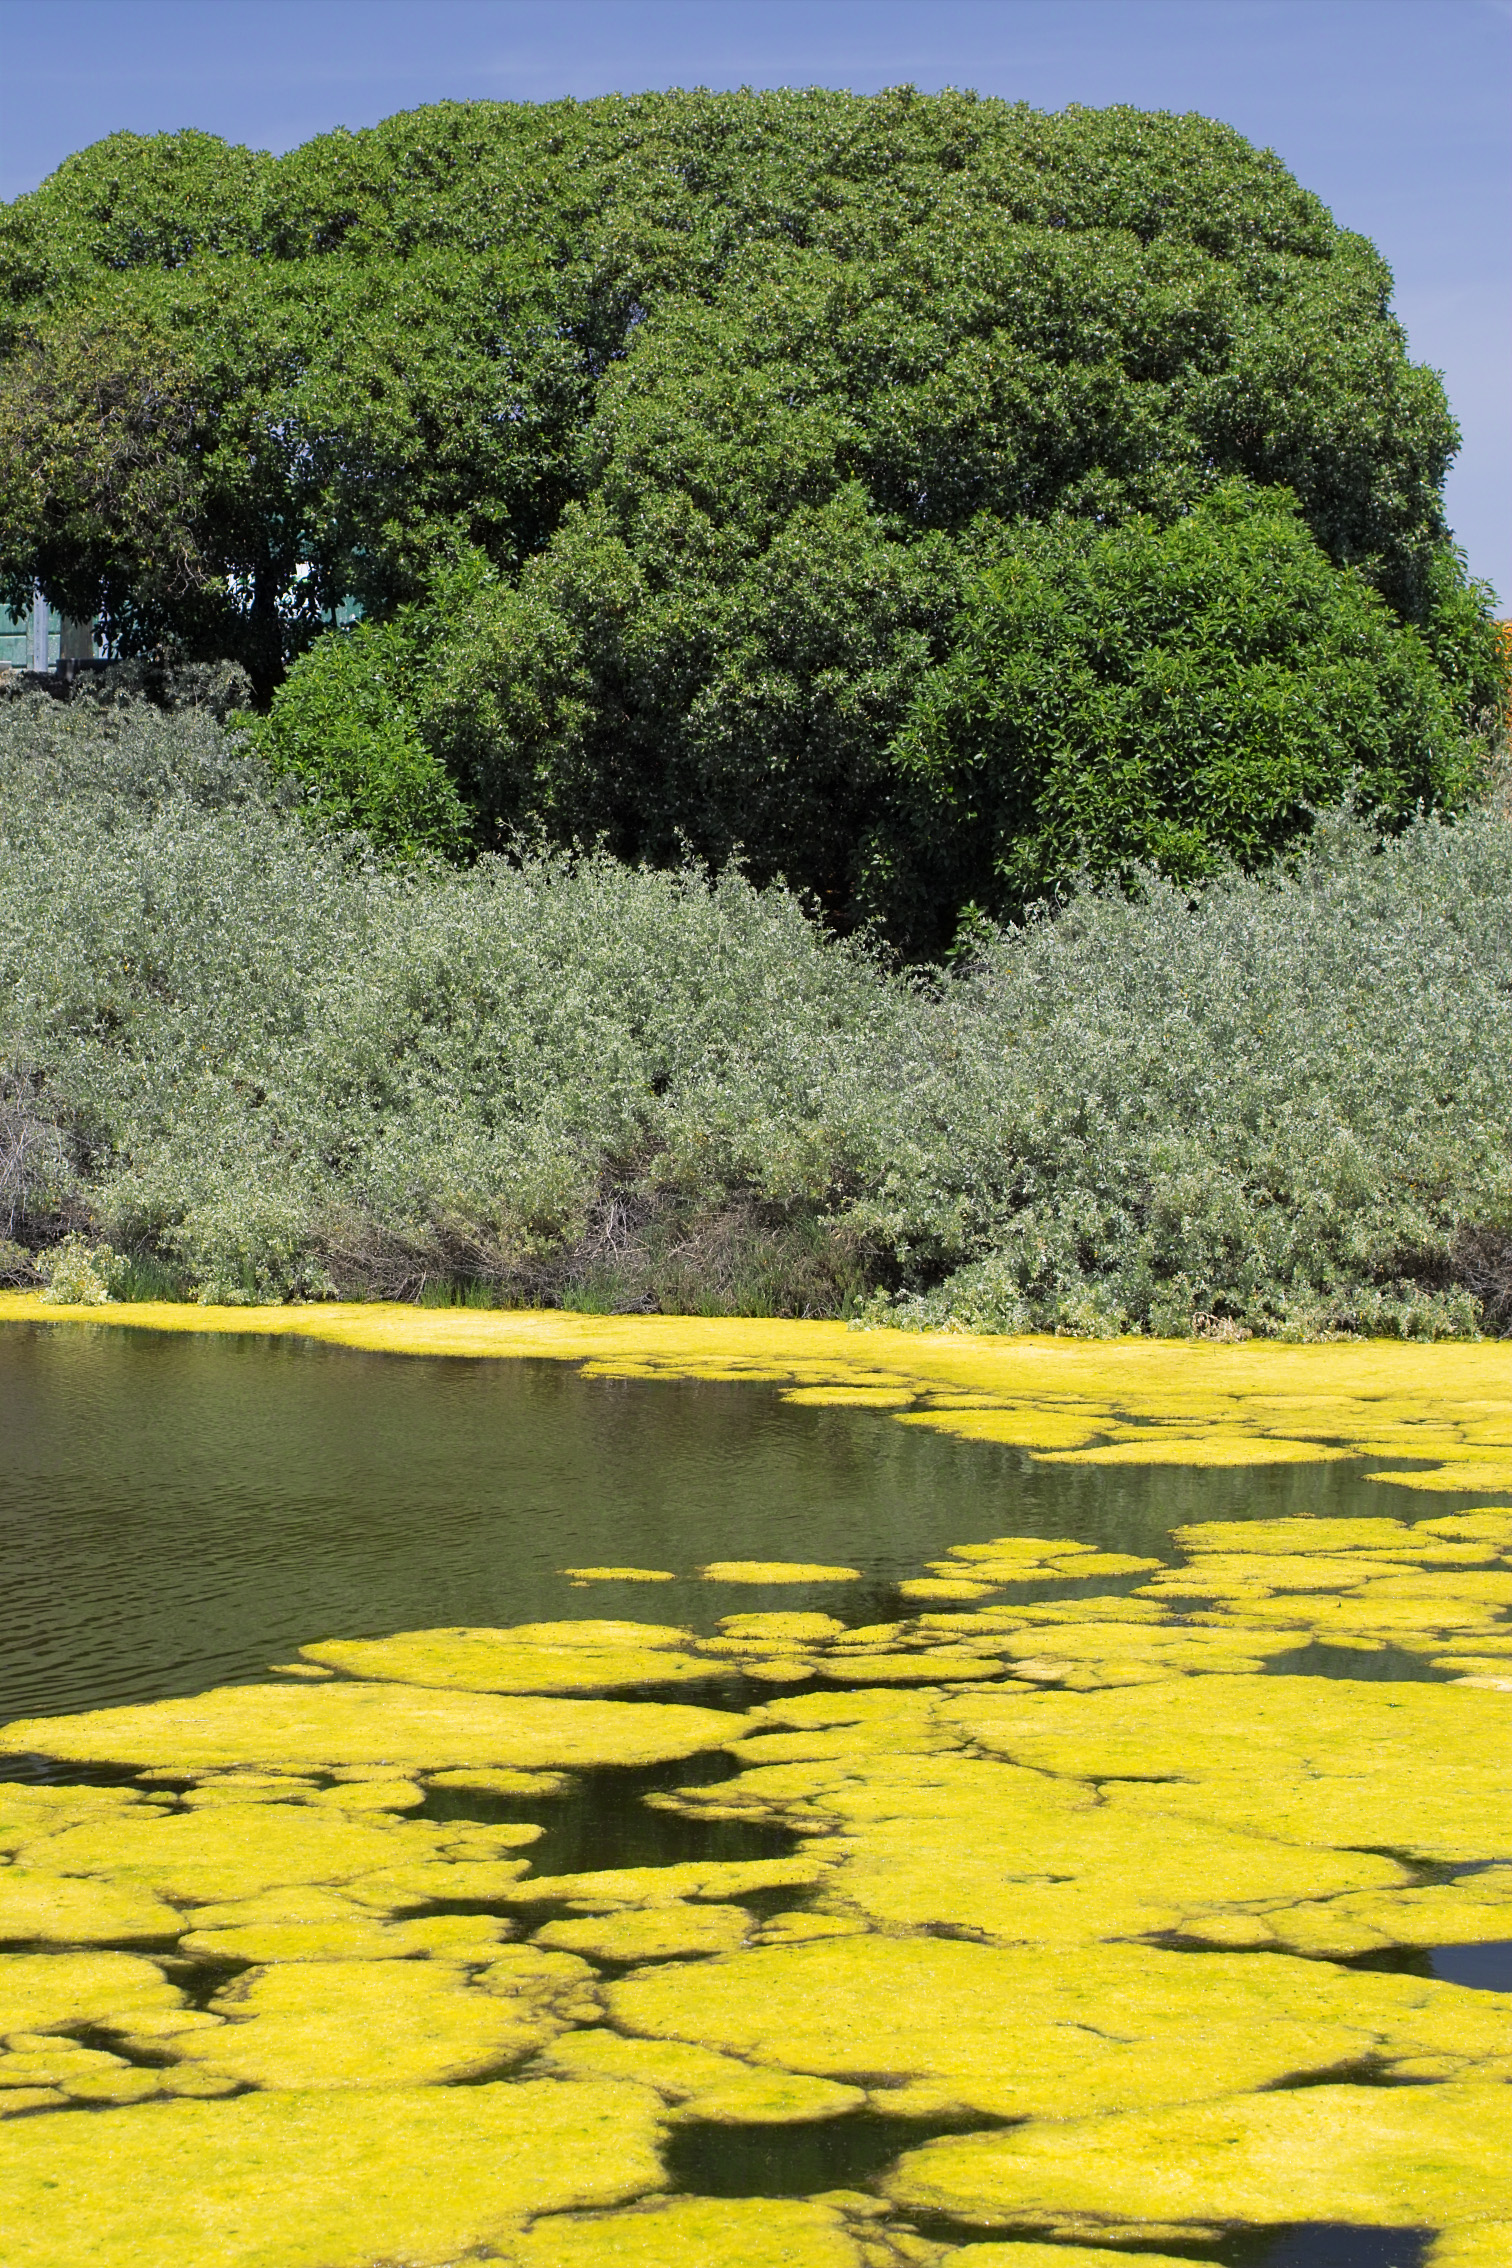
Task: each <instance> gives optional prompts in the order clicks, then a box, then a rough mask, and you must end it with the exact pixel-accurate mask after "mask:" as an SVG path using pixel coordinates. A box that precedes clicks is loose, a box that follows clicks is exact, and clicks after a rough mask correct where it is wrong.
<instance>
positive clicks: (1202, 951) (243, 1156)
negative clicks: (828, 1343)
mask: <svg viewBox="0 0 1512 2268" xmlns="http://www.w3.org/2000/svg"><path fill="white" fill-rule="evenodd" d="M1509 966H1512V824H1509V821H1508V818H1507V816H1506V814H1505V812H1504V811H1499V810H1497V809H1495V808H1493V807H1491V806H1489V805H1487V806H1484V807H1482V808H1481V809H1479V810H1477V811H1475V812H1472V813H1471V814H1470V815H1468V816H1466V817H1464V818H1462V819H1461V820H1460V821H1458V822H1457V823H1456V824H1453V825H1449V824H1445V823H1442V822H1440V821H1438V820H1434V819H1423V820H1419V821H1418V822H1416V823H1414V824H1412V825H1410V826H1408V827H1407V828H1406V829H1405V831H1404V832H1402V833H1401V834H1400V835H1398V836H1397V837H1395V838H1394V839H1391V840H1387V841H1385V842H1382V841H1381V840H1379V839H1378V838H1377V836H1376V835H1375V834H1374V832H1373V831H1372V830H1371V829H1369V828H1368V827H1367V826H1366V825H1365V824H1363V823H1362V822H1360V821H1358V820H1356V819H1352V818H1350V817H1349V816H1347V815H1345V816H1334V817H1330V818H1327V819H1325V820H1320V821H1318V822H1317V824H1316V825H1315V827H1314V831H1313V834H1312V836H1311V839H1310V841H1309V843H1308V845H1307V846H1306V848H1305V849H1304V850H1303V851H1302V852H1301V853H1300V855H1299V857H1298V859H1297V860H1296V862H1295V864H1294V866H1293V868H1292V869H1291V870H1290V871H1288V872H1285V873H1274V874H1272V875H1271V876H1269V877H1258V878H1257V877H1247V876H1244V875H1242V874H1239V873H1237V872H1234V871H1229V870H1225V871H1223V872H1220V873H1219V874H1218V875H1216V876H1215V877H1213V878H1211V879H1210V880H1208V881H1207V882H1205V883H1203V884H1202V885H1201V886H1200V887H1199V886H1195V885H1194V886H1191V887H1179V886H1177V885H1174V884H1172V883H1170V882H1167V881H1162V880H1159V879H1158V878H1154V877H1144V878H1138V879H1137V886H1136V888H1135V890H1134V892H1133V894H1132V895H1123V894H1119V893H1112V892H1103V891H1100V890H1095V889H1087V890H1085V891H1084V892H1082V893H1081V894H1079V895H1077V896H1074V897H1073V898H1072V899H1071V901H1070V902H1069V904H1068V905H1067V906H1065V908H1064V909H1063V910H1062V911H1061V912H1060V913H1059V914H1058V915H1057V916H1056V917H1055V918H1054V919H1048V918H1046V919H1033V920H1030V921H1029V922H1028V923H1027V924H1025V925H1024V926H1022V927H1018V928H1008V929H1002V930H998V929H993V928H990V927H987V926H985V925H984V926H983V928H982V930H981V933H980V936H979V938H978V939H977V941H976V944H975V947H974V950H973V953H972V955H971V957H970V958H969V959H968V960H965V961H962V962H960V963H958V964H957V966H956V968H955V969H954V970H953V971H952V972H950V973H947V974H941V973H939V972H936V971H922V972H920V971H914V972H908V971H898V970H896V969H894V968H891V967H889V966H886V965H884V964H883V963H882V962H881V961H880V960H879V959H878V958H877V957H875V956H874V955H872V954H870V953H869V952H868V951H867V950H866V949H865V948H864V947H863V946H861V945H859V944H857V943H855V942H845V941H837V940H836V939H834V938H832V937H830V936H828V935H827V934H826V933H825V932H824V931H823V930H822V929H820V928H819V927H818V926H816V925H815V924H814V923H813V922H812V921H811V920H810V919H809V918H808V917H807V915H806V914H805V912H804V910H803V908H802V906H801V905H800V904H799V903H798V902H797V900H796V899H795V898H794V897H793V896H791V895H790V894H788V893H787V892H785V891H784V890H782V889H780V888H770V889H765V890H757V889H754V888H752V887H751V886H750V885H749V884H748V883H747V882H746V881H744V880H743V879H742V878H741V877H740V876H739V875H738V874H736V873H735V872H733V871H729V872H726V873H724V874H722V875H720V876H718V877H716V878H714V879H712V880H711V879H709V878H707V877H706V876H705V875H704V874H702V873H700V872H697V871H692V870H689V871H685V872H681V873H668V872H644V871H639V870H635V869H632V868H630V867H627V866H624V865H621V864H618V863H616V862H615V861H613V860H612V859H609V858H607V857H602V856H581V857H577V858H569V857H566V856H552V857H527V856H522V857H520V858H518V859H514V860H505V859H501V858H485V859H482V860H480V861H479V862H478V864H477V865H475V866H474V867H473V868H471V869H470V870H468V871H465V872H463V871H458V870H456V869H453V868H450V867H446V866H444V865H442V864H440V863H439V862H438V863H435V864H430V863H424V862H422V863H420V864H417V865H414V866H412V867H410V868H407V869H402V868H400V867H398V866H396V865H395V864H394V863H393V862H392V860H391V859H387V858H381V857H380V856H378V855H377V854H376V853H375V852H374V851H373V849H372V847H371V845H370V843H369V842H368V841H367V839H366V838H364V837H361V836H338V835H335V834H329V833H327V834H321V833H318V832H316V833H312V831H311V830H310V828H309V826H308V825H307V824H306V823H305V821H304V820H303V819H302V817H301V814H300V809H299V807H298V804H297V802H296V801H295V800H294V798H293V795H292V792H291V790H290V789H289V787H288V786H287V785H286V784H280V782H279V781H278V780H277V779H276V778H275V777H274V776H273V774H272V773H271V772H270V771H269V770H268V769H267V768H266V767H265V766H264V764H263V763H262V761H261V760H260V758H258V757H257V756H256V755H255V753H253V752H252V751H251V750H250V748H249V747H248V745H247V743H246V742H245V741H244V740H242V739H240V738H239V737H238V736H237V735H236V734H235V733H228V732H227V731H226V730H224V729H223V728H222V727H221V726H220V725H219V724H217V723H216V722H215V720H214V718H213V717H212V716H211V715H210V714H208V713H207V712H206V711H205V710H203V709H199V708H195V707H192V706H190V707H181V708H179V709H178V710H176V711H170V712H166V713H165V712H164V711H162V710H160V709H158V708H155V707H151V706H148V705H146V704H145V703H140V702H130V701H127V702H118V703H115V704H114V705H112V704H111V703H109V702H93V703H86V702H81V701H78V700H76V701H74V702H72V703H69V704H62V703H53V702H49V701H45V700H42V701H37V700H12V701H9V702H7V703H5V704H4V706H3V708H0V1069H3V1078H0V1236H4V1237H6V1238H8V1239H9V1240H10V1242H11V1245H12V1246H13V1247H14V1246H24V1247H25V1248H26V1249H27V1250H30V1251H37V1250H39V1249H43V1248H51V1247H52V1246H53V1245H56V1244H58V1243H60V1242H61V1241H62V1240H63V1238H64V1237H65V1236H66V1235H67V1234H70V1233H73V1234H78V1235H81V1236H85V1237H86V1238H87V1239H88V1240H89V1241H90V1242H91V1244H95V1245H97V1244H99V1243H108V1244H109V1245H110V1246H111V1248H112V1249H113V1250H114V1252H115V1253H117V1254H118V1255H121V1256H123V1257H124V1258H125V1260H126V1262H127V1267H126V1270H125V1271H124V1272H123V1274H122V1276H121V1278H120V1283H121V1284H122V1285H123V1286H127V1287H129V1288H131V1289H133V1290H135V1291H136V1292H137V1293H138V1296H140V1293H141V1292H142V1291H143V1290H146V1289H148V1288H149V1287H150V1288H151V1289H152V1290H153V1291H155V1292H157V1293H159V1294H161V1293H163V1292H165V1291H173V1290H175V1289H176V1290H178V1291H180V1292H181V1293H182V1294H183V1295H185V1296H189V1297H196V1296H197V1297H203V1298H207V1299H208V1298H214V1299H226V1298H230V1299H233V1300H237V1299H239V1300H268V1299H275V1300H276V1299H288V1298H299V1297H317V1296H328V1295H329V1294H330V1293H331V1292H333V1291H337V1292H341V1293H344V1294H374V1295H387V1296H399V1297H409V1298H417V1297H418V1298H420V1299H423V1300H426V1301H431V1300H438V1301H444V1302H445V1303H448V1304H449V1303H451V1302H453V1301H457V1302H461V1303H464V1304H472V1303H474V1302H486V1303H490V1304H492V1303H498V1304H520V1303H538V1302H558V1303H561V1304H567V1305H571V1306H574V1307H578V1308H583V1309H587V1310H589V1311H595V1310H599V1311H603V1310H614V1309H620V1310H623V1309H636V1308H643V1309H647V1310H653V1309H664V1310H675V1311H679V1312H693V1313H709V1314H796V1315H805V1314H807V1315H822V1314H845V1313H850V1314H859V1315H863V1316H868V1317H871V1318H873V1319H879V1320H880V1319H884V1318H885V1319H889V1320H894V1321H898V1322H903V1323H906V1324H913V1325H924V1324H941V1325H946V1326H952V1327H955V1328H962V1329H970V1330H975V1329H990V1330H1021V1329H1030V1328H1034V1329H1056V1330H1061V1331H1068V1332H1075V1333H1080V1334H1098V1333H1104V1332H1114V1331H1121V1330H1144V1331H1152V1332H1157V1333H1187V1332H1192V1331H1196V1332H1198V1333H1212V1332H1218V1333H1220V1334H1230V1333H1237V1332H1245V1331H1256V1332H1260V1333H1265V1334H1270V1335H1278V1336H1288V1337H1302V1336H1316V1335H1319V1334H1328V1333H1335V1332H1341V1333H1354V1332H1366V1333H1387V1334H1401V1335H1441V1334H1444V1333H1459V1334H1467V1333H1473V1332H1474V1331H1476V1330H1477V1329H1479V1330H1482V1331H1486V1330H1496V1331H1505V1330H1507V1329H1508V1328H1509V1327H1512V1155H1509V1132H1512V1077H1509V1065H1512V991H1509V988H1508V985H1507V981H1506V971H1507V969H1508V967H1509ZM117 1296H120V1293H119V1291H118V1292H117Z"/></svg>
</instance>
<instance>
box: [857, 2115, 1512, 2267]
mask: <svg viewBox="0 0 1512 2268" xmlns="http://www.w3.org/2000/svg"><path fill="white" fill-rule="evenodd" d="M1507 2103H1508V2096H1507V2093H1506V2090H1505V2088H1500V2087H1488V2086H1464V2085H1446V2086H1436V2087H1433V2086H1430V2087H1385V2088H1382V2087H1354V2086H1322V2087H1308V2088H1302V2089H1299V2090H1288V2091H1283V2092H1279V2093H1271V2094H1249V2095H1232V2096H1229V2097H1227V2098H1225V2099H1223V2100H1219V2101H1214V2102H1205V2103H1190V2104H1187V2105H1184V2106H1182V2107H1180V2108H1175V2109H1169V2110H1160V2111H1152V2112H1134V2113H1123V2114H1114V2115H1111V2116H1106V2117H1101V2118H1088V2119H1074V2120H1068V2121H1065V2122H1063V2123H1058V2124H1049V2123H1046V2124H1034V2125H1029V2126H1024V2127H1019V2128H1015V2129H1013V2130H1011V2131H1009V2132H1006V2133H998V2134H992V2135H963V2136H959V2137H957V2136H951V2137H947V2138H942V2139H939V2140H936V2141H933V2142H927V2143H925V2144H924V2145H923V2147H922V2148H920V2149H918V2150H916V2151H912V2152H910V2153H909V2154H908V2155H907V2156H906V2157H905V2158H904V2159H903V2160H902V2162H901V2163H900V2165H899V2166H898V2168H897V2170H896V2172H895V2173H894V2174H892V2175H891V2176H890V2177H889V2178H888V2179H887V2181H886V2184H885V2186H886V2188H887V2190H888V2193H889V2194H890V2195H891V2196H893V2197H894V2198H896V2199H897V2201H898V2202H899V2203H900V2204H903V2205H905V2206H909V2207H913V2208H915V2209H917V2210H922V2211H926V2212H931V2213H941V2214H947V2215H951V2216H953V2217H956V2218H958V2219H961V2220H966V2221H971V2222H975V2223H977V2224H979V2225H983V2226H987V2227H992V2226H1000V2227H1004V2226H1006V2227H1027V2228H1034V2229H1038V2230H1041V2231H1043V2232H1045V2233H1046V2234H1047V2235H1048V2234H1055V2235H1060V2236H1066V2237H1072V2238H1080V2239H1084V2240H1091V2239H1095V2238H1098V2237H1103V2238H1118V2239H1121V2240H1123V2241H1125V2242H1129V2241H1132V2242H1135V2243H1137V2242H1139V2241H1140V2240H1141V2238H1142V2237H1144V2236H1145V2235H1146V2233H1147V2232H1151V2233H1153V2231H1155V2230H1159V2231H1160V2232H1161V2233H1162V2234H1164V2235H1166V2236H1169V2237H1177V2238H1179V2237H1180V2236H1181V2235H1182V2234H1187V2235H1189V2236H1190V2237H1191V2238H1192V2239H1193V2240H1194V2241H1200V2240H1203V2239H1208V2238H1217V2237H1219V2236H1221V2235H1223V2234H1225V2233H1226V2232H1229V2231H1232V2230H1235V2229H1240V2228H1256V2227H1264V2226H1266V2225H1271V2226H1276V2225H1284V2224H1287V2223H1295V2222H1298V2221H1325V2222H1326V2221H1333V2222H1341V2221H1342V2222H1350V2223H1354V2224H1357V2225H1359V2226H1363V2227H1367V2228H1370V2227H1375V2228H1381V2227H1396V2228H1400V2227H1409V2228H1410V2227H1419V2228H1442V2227H1445V2226H1447V2225H1451V2224H1453V2223H1455V2222H1463V2221H1471V2220H1474V2219H1476V2218H1482V2219H1489V2218H1491V2217H1493V2216H1495V2217H1498V2218H1499V2217H1502V2216H1504V2215H1506V2214H1507V2212H1508V2211H1509V2207H1512V2155H1509V2153H1508V2151H1507V2147H1506V2112H1507Z"/></svg>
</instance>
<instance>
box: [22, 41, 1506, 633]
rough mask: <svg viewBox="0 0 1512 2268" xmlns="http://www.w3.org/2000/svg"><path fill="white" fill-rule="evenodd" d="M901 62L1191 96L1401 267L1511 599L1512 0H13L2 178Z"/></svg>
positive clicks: (1063, 89)
mask: <svg viewBox="0 0 1512 2268" xmlns="http://www.w3.org/2000/svg"><path fill="white" fill-rule="evenodd" d="M901 80H912V81H913V82H914V84H915V85H918V86H921V87H925V88H935V87H941V86H965V87H975V88H977V89H978V90H979V91H981V92H982V93H984V94H997V95H1004V96H1007V97H1009V98H1012V99H1016V100H1017V99H1022V100H1025V101H1029V102H1033V103H1037V104H1039V105H1040V106H1042V107H1043V108H1046V109H1059V108H1061V107H1062V105H1064V104H1066V103H1068V102H1083V103H1109V102H1132V103H1138V104H1142V105H1145V106H1147V107H1149V108H1151V109H1164V110H1201V111H1205V112H1207V113H1208V114H1209V115H1211V116H1214V117H1219V118H1225V119H1227V120H1229V121H1230V122H1231V123H1232V124H1233V125H1235V126H1237V127H1239V129H1240V130H1241V131H1242V132H1243V133H1245V134H1248V135H1249V136H1250V137H1251V139H1253V140H1254V141H1257V142H1261V143H1264V144H1267V145H1269V147H1271V148H1272V149H1274V150H1276V151H1278V152H1279V154H1280V156H1281V157H1282V158H1283V159H1284V160H1285V162H1286V163H1287V165H1289V166H1290V167H1291V168H1292V170H1293V172H1294V173H1296V174H1297V175H1298V177H1299V178H1300V179H1301V180H1302V181H1303V182H1305V183H1306V185H1307V186H1308V187H1309V188H1310V189H1315V190H1316V191H1317V192H1318V194H1319V195H1320V196H1321V197H1322V198H1323V199H1324V200H1325V202H1326V203H1327V204H1328V205H1329V206H1330V207H1331V208H1332V210H1333V212H1334V214H1335V215H1336V217H1337V218H1338V219H1339V220H1340V221H1342V222H1343V223H1344V224H1345V225H1346V226H1348V227H1350V228H1357V229H1360V230H1362V231H1363V232H1364V234H1365V235H1367V236H1369V237H1371V238H1373V239H1374V241H1375V242H1376V244H1377V245H1379V247H1380V248H1381V250H1382V251H1383V252H1384V253H1385V255H1386V257H1387V259H1388V260H1389V261H1390V262H1391V265H1392V268H1393V270H1394V271H1395V275H1396V283H1397V291H1396V305H1397V310H1398V312H1399V314H1400V315H1401V316H1402V318H1403V320H1404V322H1405V323H1406V325H1407V329H1408V333H1409V336H1410V338H1411V342H1412V351H1413V353H1414V355H1415V356H1416V357H1417V358H1418V359H1420V360H1422V361H1425V362H1429V363H1431V364H1433V365H1434V367H1435V368H1437V369H1439V370H1441V371H1442V372H1443V373H1444V375H1445V378H1446V380H1447V382H1448V387H1449V397H1450V400H1451V402H1452V403H1453V405H1454V409H1455V412H1456V414H1457V416H1458V418H1459V420H1460V423H1461V425H1462V427H1463V429H1464V434H1465V445H1464V448H1463V451H1462V453H1461V456H1460V459H1459V462H1458V463H1457V465H1456V466H1455V468H1454V470H1453V472H1452V473H1451V475H1450V481H1449V514H1450V519H1451V521H1452V523H1453V525H1454V528H1455V531H1456V533H1457V535H1458V537H1459V540H1460V541H1461V542H1462V543H1463V544H1464V546H1465V548H1466V550H1467V552H1468V553H1469V557H1470V564H1471V567H1472V569H1473V570H1474V571H1475V572H1476V573H1477V574H1479V575H1483V576H1485V577H1486V578H1487V579H1488V580H1489V581H1490V582H1492V583H1493V584H1494V585H1495V586H1496V589H1497V591H1498V594H1499V596H1500V600H1501V611H1502V612H1504V613H1506V612H1509V611H1512V384H1509V376H1512V225H1509V224H1512V196H1509V190H1512V0H0V197H13V196H16V195H17V194H19V193H20V192H21V191H22V190H25V189H30V188H34V187H35V186H36V184H37V182H38V181H40V180H41V179H42V177H43V176H44V175H45V174H46V173H48V172H49V171H50V170H51V169H52V167H53V166H55V165H56V164H57V163H58V161H59V159H60V158H62V157H65V156H66V155H67V153H68V152H69V151H70V150H73V149H78V148H80V147H82V145H83V144H85V143H86V142H91V141H94V140H96V139H97V138H98V137H99V136H100V135H102V134H106V133H109V132H111V131H112V130H113V129H115V128H117V127H130V128H133V129H134V130H135V131H136V132H138V133H153V132H157V131H160V130H162V129H165V128H171V127H176V126H200V127H205V128H208V129H209V130H211V131H212V132H215V133H218V134H224V135H225V136H227V137H228V138H229V139H231V140H235V141H243V142H250V143H252V144H253V145H254V146H255V147H258V148H264V149H274V150H282V149H287V148H289V147H291V146H292V145H293V144H294V143H296V142H302V141H304V140H306V139H307V138H308V137H309V136H310V135H311V134H316V133H320V132H321V131H323V130H324V129H325V128H327V127H331V126H337V125H344V126H352V127H356V126H366V125H371V124H372V123H373V122H374V121H375V120H377V119H380V118H385V117H387V116H389V114H390V113H391V112H393V111H396V110H404V109H409V108H411V107H413V106H414V105H415V104H416V103H421V102H431V101H436V100H438V99H441V98H443V97H450V98H453V99H466V98H467V97H469V96H487V97H491V98H494V99H507V100H516V101H539V100H545V99H548V98H550V97H553V96H558V95H577V96H588V95H595V94H603V93H607V92H609V91H611V90H616V89H618V90H633V89H637V88H643V87H666V86H698V85H702V86H712V87H733V86H742V85H749V86H782V85H787V86H792V85H821V86H843V87H852V88H854V89H856V90H857V91H858V92H862V93H864V92H868V91H870V90H872V89H875V88H877V87H883V86H890V85H896V84H897V83H898V82H899V81H901Z"/></svg>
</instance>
